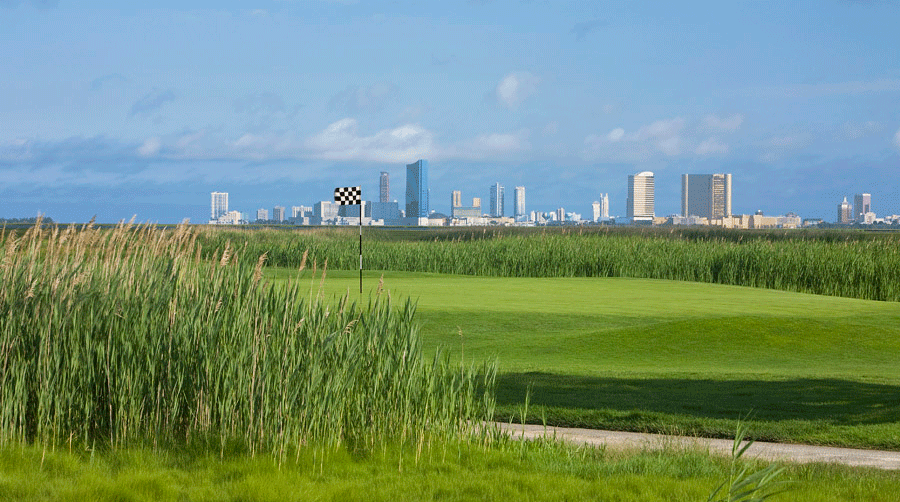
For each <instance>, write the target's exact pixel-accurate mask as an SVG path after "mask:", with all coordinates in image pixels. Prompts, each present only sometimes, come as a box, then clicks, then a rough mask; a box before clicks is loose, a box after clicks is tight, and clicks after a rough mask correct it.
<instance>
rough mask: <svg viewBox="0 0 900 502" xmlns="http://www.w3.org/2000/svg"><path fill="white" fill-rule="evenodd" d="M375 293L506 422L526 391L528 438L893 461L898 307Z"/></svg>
mask: <svg viewBox="0 0 900 502" xmlns="http://www.w3.org/2000/svg"><path fill="white" fill-rule="evenodd" d="M380 275H381V273H380V272H373V273H370V274H369V275H368V276H367V278H366V282H365V284H366V288H368V289H371V288H374V287H376V285H377V283H378V280H379V277H380ZM276 276H277V273H276ZM341 276H342V277H343V278H342V277H341ZM357 281H358V278H357V277H356V276H355V273H354V272H341V273H335V274H332V281H331V283H330V286H329V287H333V288H334V290H332V291H333V293H335V294H336V293H337V292H339V291H342V292H346V291H347V290H348V289H349V290H350V291H354V290H356V288H358V282H357ZM384 284H385V288H386V289H387V290H388V291H389V292H390V293H391V294H395V295H401V296H403V295H411V296H413V297H415V298H417V299H418V306H419V307H418V308H419V311H418V319H419V322H421V323H422V328H421V330H422V335H423V337H424V340H425V344H426V346H427V347H430V346H434V345H436V344H443V345H445V346H450V347H454V350H455V354H456V356H457V357H459V356H460V355H461V354H463V355H464V357H465V358H466V359H468V358H473V359H478V358H481V357H486V356H491V355H496V356H497V357H498V359H499V363H500V367H501V375H500V377H499V383H498V395H497V398H498V404H499V406H498V413H500V416H501V417H503V418H506V419H509V418H515V420H516V421H518V420H519V413H518V410H519V408H520V407H521V404H522V402H523V401H524V396H525V394H526V392H527V391H528V388H529V387H532V397H531V403H532V407H531V411H532V415H531V416H530V418H529V421H531V422H533V423H540V421H541V416H540V415H541V414H542V413H543V414H545V416H546V418H547V420H548V422H549V423H550V424H553V425H568V426H580V427H593V428H612V429H622V430H632V431H654V432H667V433H672V432H675V433H684V434H697V435H708V436H714V437H730V436H731V434H733V431H734V430H735V421H736V420H738V419H748V420H749V423H750V436H751V437H753V438H756V439H760V440H774V441H786V442H802V443H811V444H826V445H841V446H853V447H864V448H886V449H898V450H900V365H898V364H897V354H898V353H900V304H897V303H892V302H876V301H866V300H856V299H848V298H838V297H828V296H817V295H809V294H798V293H789V292H783V291H772V290H763V289H755V288H743V287H734V286H722V285H710V284H699V283H687V282H677V281H659V280H644V279H613V278H556V279H544V278H541V279H535V278H489V277H464V276H444V275H436V274H409V273H398V272H384ZM365 294H368V293H364V296H365ZM460 333H461V334H462V336H460ZM748 417H749V418H748Z"/></svg>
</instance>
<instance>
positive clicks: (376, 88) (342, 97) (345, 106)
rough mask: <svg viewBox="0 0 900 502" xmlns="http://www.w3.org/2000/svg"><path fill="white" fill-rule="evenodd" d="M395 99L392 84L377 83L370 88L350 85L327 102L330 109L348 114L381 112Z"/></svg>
mask: <svg viewBox="0 0 900 502" xmlns="http://www.w3.org/2000/svg"><path fill="white" fill-rule="evenodd" d="M394 98H396V86H395V85H394V84H392V83H385V82H382V83H377V84H374V85H370V86H358V85H351V86H349V87H347V88H346V89H344V90H343V91H341V92H339V93H337V94H335V95H334V96H332V97H331V99H330V100H329V105H330V106H331V108H333V109H336V110H340V111H342V112H345V113H348V114H354V115H355V114H359V113H363V112H378V111H381V110H382V109H383V108H384V107H385V106H386V105H387V104H388V103H389V102H390V101H391V100H393V99H394Z"/></svg>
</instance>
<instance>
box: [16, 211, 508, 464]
mask: <svg viewBox="0 0 900 502" xmlns="http://www.w3.org/2000/svg"><path fill="white" fill-rule="evenodd" d="M0 243H2V248H0V281H2V286H0V309H2V315H0V443H2V444H10V443H20V442H21V443H25V442H37V443H43V444H48V445H51V444H52V445H58V444H61V443H64V442H68V443H70V444H72V443H76V444H84V445H88V446H92V445H95V444H108V445H111V446H112V447H114V448H115V447H117V446H119V445H126V444H133V443H148V442H149V443H152V444H160V443H171V442H176V443H184V442H188V443H192V442H198V443H200V444H206V445H214V446H217V447H221V448H225V447H226V446H227V445H229V444H232V443H233V442H239V443H240V444H243V445H246V447H247V448H249V450H250V451H251V452H253V453H256V452H261V451H270V452H272V453H274V454H275V455H277V456H279V457H281V458H284V457H285V456H287V455H289V454H290V452H293V451H297V452H299V450H300V449H301V448H303V447H305V446H308V445H316V446H324V447H337V446H340V445H345V446H346V445H349V446H351V447H353V448H372V447H375V446H377V445H381V444H386V443H387V442H394V443H400V444H404V445H413V446H414V447H416V448H418V449H419V450H420V451H421V448H422V447H423V446H425V445H428V444H429V443H430V442H431V441H434V440H438V439H441V438H444V439H446V438H451V437H459V436H460V435H461V434H464V433H465V432H466V431H467V430H468V429H469V428H471V427H472V425H471V424H474V423H480V421H481V420H484V419H489V418H490V417H491V415H492V410H493V406H494V401H493V386H494V381H495V376H496V367H495V366H494V365H482V366H478V367H476V366H475V365H469V366H466V367H460V366H458V365H457V366H454V365H451V364H450V363H449V357H447V355H446V354H442V353H438V354H437V355H435V356H434V357H433V358H427V359H426V358H425V357H424V354H423V352H422V349H421V345H420V342H419V337H418V334H417V328H416V325H415V323H414V314H415V305H414V304H412V303H410V302H409V301H405V302H402V303H401V304H399V305H394V304H393V302H392V300H391V299H390V298H389V297H387V295H380V294H379V295H376V296H374V297H373V298H372V299H371V300H369V301H368V303H367V304H359V303H351V302H350V301H349V299H348V298H347V297H344V298H341V299H338V300H329V299H325V298H322V297H321V296H320V295H319V294H317V292H316V291H317V287H318V285H319V284H320V281H324V280H325V275H324V270H322V273H321V276H319V271H315V272H314V273H311V272H310V271H308V270H307V271H304V268H305V262H303V263H298V264H297V268H298V274H297V276H296V278H295V279H294V280H292V281H290V283H289V284H280V285H277V286H273V285H270V284H267V283H266V282H265V281H264V280H263V274H262V268H263V267H264V266H265V262H266V259H267V255H266V254H265V253H260V254H259V255H256V256H254V257H249V256H248V255H247V253H248V252H252V249H255V247H256V246H251V245H249V244H245V245H241V246H239V247H235V246H233V245H232V244H231V243H229V242H225V243H223V245H222V246H221V247H219V248H218V249H216V250H210V249H209V248H207V249H202V248H201V245H200V242H199V241H198V239H197V235H196V233H194V232H193V231H192V229H191V228H190V227H188V226H185V225H182V226H179V227H177V228H175V229H169V230H166V229H160V228H157V227H154V226H150V225H144V226H134V225H131V224H121V225H119V226H118V227H116V228H115V229H113V230H98V229H96V228H94V227H93V226H92V225H84V226H82V227H80V228H76V227H74V226H70V227H68V228H66V229H60V228H58V227H52V228H49V229H42V227H41V225H40V223H39V224H37V225H35V226H34V227H33V228H31V229H30V230H28V231H27V232H24V233H23V234H19V235H17V234H14V233H6V232H4V233H3V234H2V235H0ZM301 254H303V253H301ZM204 256H209V257H213V259H207V258H204ZM322 262H324V259H323V260H322ZM320 263H321V262H320ZM314 268H315V267H314ZM321 268H323V269H324V267H321ZM303 274H306V275H303ZM298 454H299V453H298Z"/></svg>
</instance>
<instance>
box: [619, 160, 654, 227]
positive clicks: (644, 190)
mask: <svg viewBox="0 0 900 502" xmlns="http://www.w3.org/2000/svg"><path fill="white" fill-rule="evenodd" d="M653 200H654V199H653V173H652V172H650V171H644V172H641V173H638V174H629V175H628V199H627V200H626V201H625V206H626V207H625V211H626V216H627V217H628V218H631V219H633V220H643V221H649V220H652V219H653V217H654V216H656V213H655V212H654V208H653Z"/></svg>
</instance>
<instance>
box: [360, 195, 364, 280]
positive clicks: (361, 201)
mask: <svg viewBox="0 0 900 502" xmlns="http://www.w3.org/2000/svg"><path fill="white" fill-rule="evenodd" d="M364 204H365V201H363V200H362V198H360V201H359V294H362V219H363V205H364Z"/></svg>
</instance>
